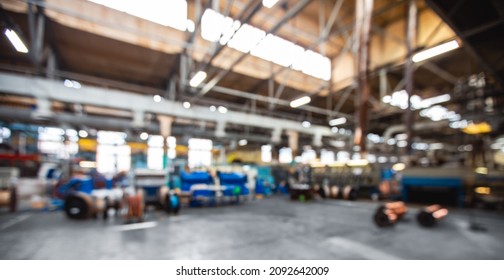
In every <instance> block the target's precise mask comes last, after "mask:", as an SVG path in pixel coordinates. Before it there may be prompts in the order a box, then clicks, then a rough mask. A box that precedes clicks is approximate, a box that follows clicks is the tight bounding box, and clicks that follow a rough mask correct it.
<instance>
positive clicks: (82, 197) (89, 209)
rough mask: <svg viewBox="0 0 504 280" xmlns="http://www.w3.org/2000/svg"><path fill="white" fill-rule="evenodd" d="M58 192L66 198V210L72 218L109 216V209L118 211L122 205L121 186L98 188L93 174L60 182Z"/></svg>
mask: <svg viewBox="0 0 504 280" xmlns="http://www.w3.org/2000/svg"><path fill="white" fill-rule="evenodd" d="M58 193H59V195H60V196H61V197H63V199H64V207H63V209H64V211H65V213H66V215H67V216H68V217H69V218H71V219H86V218H90V217H97V215H98V214H102V215H103V218H104V219H106V218H108V209H111V208H114V209H116V211H118V210H119V209H120V208H121V205H122V199H123V190H122V189H121V188H112V187H111V186H110V188H105V189H97V188H96V187H95V182H94V180H93V178H92V177H91V176H86V175H81V176H75V177H73V178H71V179H70V180H68V181H66V182H65V183H62V184H60V187H59V189H58Z"/></svg>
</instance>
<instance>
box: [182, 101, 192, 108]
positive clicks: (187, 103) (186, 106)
mask: <svg viewBox="0 0 504 280" xmlns="http://www.w3.org/2000/svg"><path fill="white" fill-rule="evenodd" d="M182 106H184V108H186V109H189V108H191V103H189V102H187V101H186V102H184V103H182Z"/></svg>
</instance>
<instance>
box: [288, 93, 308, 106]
mask: <svg viewBox="0 0 504 280" xmlns="http://www.w3.org/2000/svg"><path fill="white" fill-rule="evenodd" d="M310 101H311V98H310V97H309V96H303V97H301V98H298V99H296V100H293V101H291V103H290V106H291V107H292V108H297V107H299V106H303V105H305V104H308V103H310Z"/></svg>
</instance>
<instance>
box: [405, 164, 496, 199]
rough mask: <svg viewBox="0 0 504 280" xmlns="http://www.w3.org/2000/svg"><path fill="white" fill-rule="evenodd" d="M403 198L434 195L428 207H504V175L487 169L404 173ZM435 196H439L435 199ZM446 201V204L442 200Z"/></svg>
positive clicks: (418, 169) (417, 169) (443, 169)
mask: <svg viewBox="0 0 504 280" xmlns="http://www.w3.org/2000/svg"><path fill="white" fill-rule="evenodd" d="M401 176H402V180H401V184H402V198H403V200H404V201H411V200H414V199H415V198H416V199H417V200H419V199H421V198H423V197H422V195H424V194H430V195H429V196H428V197H429V198H433V197H434V198H437V200H432V199H430V200H428V201H426V202H428V203H443V204H444V203H451V204H455V205H457V206H463V205H464V204H483V205H484V206H486V207H488V208H495V207H497V206H499V205H503V204H504V172H502V171H494V170H488V169H487V168H477V169H476V170H474V169H470V168H419V167H415V168H407V169H405V170H403V171H402V174H401ZM432 193H435V194H436V195H435V196H433V195H432ZM442 199H443V200H442Z"/></svg>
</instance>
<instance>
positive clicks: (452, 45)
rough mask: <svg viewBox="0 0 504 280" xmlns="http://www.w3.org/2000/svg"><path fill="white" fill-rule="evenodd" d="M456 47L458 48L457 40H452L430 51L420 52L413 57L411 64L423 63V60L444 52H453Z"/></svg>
mask: <svg viewBox="0 0 504 280" xmlns="http://www.w3.org/2000/svg"><path fill="white" fill-rule="evenodd" d="M458 47H459V44H458V42H457V40H453V41H450V42H447V43H444V44H441V45H438V46H435V47H432V48H430V49H427V50H424V51H421V52H419V53H417V54H415V55H413V57H412V58H411V60H413V62H420V61H424V60H426V59H429V58H431V57H434V56H437V55H440V54H443V53H445V52H449V51H451V50H454V49H456V48H458Z"/></svg>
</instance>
